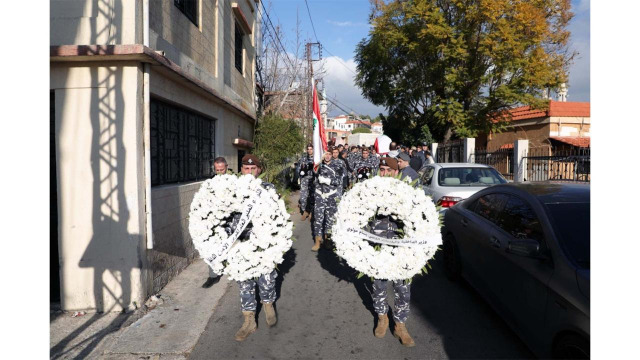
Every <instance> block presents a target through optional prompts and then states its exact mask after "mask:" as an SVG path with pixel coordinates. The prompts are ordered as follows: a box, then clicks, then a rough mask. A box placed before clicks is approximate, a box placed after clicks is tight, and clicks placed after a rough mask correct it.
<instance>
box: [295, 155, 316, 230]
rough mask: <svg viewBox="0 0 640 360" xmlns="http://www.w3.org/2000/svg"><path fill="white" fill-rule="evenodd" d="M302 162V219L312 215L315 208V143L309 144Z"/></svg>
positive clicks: (300, 161) (300, 174) (299, 175)
mask: <svg viewBox="0 0 640 360" xmlns="http://www.w3.org/2000/svg"><path fill="white" fill-rule="evenodd" d="M298 164H300V173H299V174H298V178H299V179H300V199H299V200H298V206H299V207H300V213H302V220H307V219H308V218H309V217H310V214H311V211H312V209H313V145H312V144H308V145H307V153H306V154H305V155H304V156H302V158H300V160H298Z"/></svg>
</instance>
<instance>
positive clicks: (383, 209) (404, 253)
mask: <svg viewBox="0 0 640 360" xmlns="http://www.w3.org/2000/svg"><path fill="white" fill-rule="evenodd" d="M376 213H377V214H379V215H385V216H388V215H391V216H393V217H394V218H395V219H398V220H400V221H402V223H403V224H404V229H403V230H404V237H405V238H417V239H425V238H434V237H435V238H437V241H434V242H433V243H429V244H428V245H423V246H412V247H402V246H388V245H381V246H380V251H376V250H375V249H374V248H373V247H372V246H371V245H370V243H369V242H368V241H366V240H363V239H359V238H354V237H353V236H352V235H350V234H347V232H346V231H347V229H349V228H359V229H362V228H363V227H364V226H365V225H367V223H368V221H369V219H370V218H372V217H373V216H375V215H376ZM425 219H426V220H425ZM332 231H333V235H332V239H333V241H334V242H335V244H336V253H337V254H338V255H339V256H340V257H342V258H344V259H345V260H346V261H347V263H348V264H349V266H351V267H353V268H354V269H356V270H357V271H359V272H362V273H364V274H366V275H368V276H370V277H373V278H375V279H387V280H404V279H409V278H411V277H413V276H414V275H416V274H418V273H420V271H421V269H422V267H423V266H425V264H426V262H427V261H428V260H429V259H431V258H432V257H433V255H434V254H435V252H436V250H437V246H438V245H439V244H440V243H441V239H440V238H439V236H440V226H439V219H438V213H437V211H436V208H435V205H434V204H433V202H432V201H431V199H430V198H429V197H427V196H426V195H425V194H424V192H423V191H421V190H420V189H416V188H413V187H411V186H410V185H408V184H406V183H405V182H403V181H400V180H397V179H394V178H389V177H378V176H377V177H373V178H371V179H368V180H365V181H363V182H359V183H357V184H356V185H355V186H354V187H353V188H352V189H351V190H349V191H348V192H347V193H345V195H344V196H343V198H342V200H341V201H340V204H339V205H338V211H337V213H336V221H335V223H334V225H333V228H332Z"/></svg>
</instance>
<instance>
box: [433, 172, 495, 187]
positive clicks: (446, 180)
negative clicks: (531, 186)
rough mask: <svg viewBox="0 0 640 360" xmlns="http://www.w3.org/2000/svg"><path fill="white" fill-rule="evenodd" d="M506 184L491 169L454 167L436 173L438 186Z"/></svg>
mask: <svg viewBox="0 0 640 360" xmlns="http://www.w3.org/2000/svg"><path fill="white" fill-rule="evenodd" d="M506 182H507V180H506V179H505V178H503V177H502V175H500V173H498V172H497V171H496V170H495V169H493V168H481V167H456V168H443V169H440V171H439V172H438V184H439V185H440V186H490V185H495V184H504V183H506Z"/></svg>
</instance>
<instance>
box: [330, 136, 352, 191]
mask: <svg viewBox="0 0 640 360" xmlns="http://www.w3.org/2000/svg"><path fill="white" fill-rule="evenodd" d="M331 158H332V161H335V162H337V163H338V164H339V165H340V167H341V168H342V170H340V171H341V173H342V186H341V187H340V191H339V194H338V196H340V197H341V196H342V194H343V193H344V189H345V188H346V187H347V185H348V184H347V183H348V181H349V178H348V175H347V174H348V172H347V163H346V162H345V161H344V160H342V158H340V150H339V149H338V148H337V147H333V148H332V149H331Z"/></svg>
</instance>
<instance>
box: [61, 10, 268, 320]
mask: <svg viewBox="0 0 640 360" xmlns="http://www.w3.org/2000/svg"><path fill="white" fill-rule="evenodd" d="M147 4H148V8H147V6H146V5H147ZM50 5H51V7H50V32H49V33H50V44H51V49H50V54H51V56H50V70H51V71H50V86H51V87H50V89H51V91H50V97H51V126H52V134H51V148H52V153H51V154H52V155H51V164H52V199H51V202H52V208H53V211H52V219H51V220H52V221H51V227H52V231H51V233H52V236H51V251H52V254H54V260H52V262H55V259H57V260H58V264H52V267H53V270H52V272H51V274H52V278H51V288H52V301H57V300H56V299H55V296H56V295H55V294H53V292H55V290H59V292H58V293H59V294H58V296H59V300H60V302H61V307H62V309H63V310H84V309H92V310H97V311H121V310H123V309H133V308H134V307H136V306H138V307H139V306H141V305H142V304H144V302H145V299H146V298H147V297H148V296H149V295H150V294H154V293H156V292H158V291H159V290H160V289H161V288H162V287H164V285H166V284H167V282H169V280H171V279H172V278H173V277H174V276H176V275H177V274H178V273H179V272H180V271H181V270H182V269H184V268H185V267H186V266H187V265H188V264H189V263H190V262H191V261H193V260H194V258H195V256H196V253H195V251H194V248H193V244H192V243H191V238H190V236H189V232H188V213H189V204H190V203H191V200H192V198H193V195H194V193H195V191H196V190H197V189H198V188H199V185H200V182H201V181H202V180H204V179H207V178H210V177H211V176H212V175H213V171H212V165H213V159H214V158H215V157H217V156H224V157H225V158H226V159H227V161H228V163H229V167H230V169H232V170H234V171H237V170H238V169H239V160H240V159H241V158H242V156H243V155H244V154H245V153H247V152H249V151H250V149H251V147H252V146H253V144H252V141H253V132H254V131H253V130H254V125H255V121H256V109H255V103H254V100H255V98H254V94H255V59H256V46H257V41H259V39H260V38H261V36H260V26H259V25H260V15H259V14H260V12H259V11H258V6H259V1H258V0H255V1H254V0H243V1H237V2H236V1H230V0H181V1H174V0H167V1H148V2H146V1H145V2H143V1H133V0H131V1H129V0H127V1H124V0H116V1H104V0H65V1H51V2H50ZM55 254H57V257H55ZM56 265H57V266H56ZM57 270H59V271H57ZM205 275H206V274H205ZM204 280H205V279H204V278H203V281H204Z"/></svg>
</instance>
